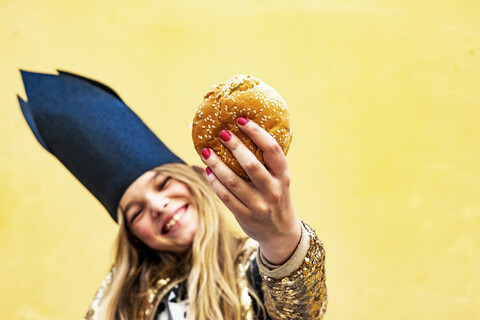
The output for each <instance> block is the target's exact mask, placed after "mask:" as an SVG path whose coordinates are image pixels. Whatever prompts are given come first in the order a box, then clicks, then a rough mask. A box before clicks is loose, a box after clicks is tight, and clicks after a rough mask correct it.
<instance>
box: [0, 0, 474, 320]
mask: <svg viewBox="0 0 480 320" xmlns="http://www.w3.org/2000/svg"><path fill="white" fill-rule="evenodd" d="M0 41H1V48H2V49H1V50H0V70H1V78H0V87H1V91H0V104H1V107H0V141H1V142H0V177H1V178H0V285H1V288H0V313H1V315H0V318H2V319H79V318H81V317H82V316H83V313H84V311H85V310H86V309H87V307H88V305H89V303H90V300H91V297H92V296H93V294H94V293H95V291H96V289H97V287H98V285H99V284H100V282H101V279H102V278H103V276H104V274H105V272H106V271H107V269H108V267H109V263H110V259H111V245H112V243H113V240H114V235H115V232H116V225H115V224H114V223H113V222H112V221H111V219H110V218H109V217H108V215H107V214H106V212H105V211H104V209H103V208H102V207H101V206H100V205H99V203H97V201H96V200H95V199H94V198H93V197H92V196H91V195H90V194H89V193H88V191H86V190H85V189H84V188H83V187H82V186H81V185H80V184H79V183H78V182H77V181H76V180H75V179H74V178H73V177H72V176H71V174H70V173H69V172H67V171H66V170H65V169H64V168H63V167H62V165H60V163H59V162H58V161H57V160H56V159H54V158H53V157H52V156H51V155H49V154H48V153H47V152H45V151H44V150H43V149H42V148H41V147H40V145H39V144H38V143H37V142H36V140H35V139H34V137H33V135H32V133H31V132H30V130H29V129H28V127H27V125H26V123H25V121H24V119H23V117H22V116H21V113H20V109H19V106H18V103H17V101H16V96H15V95H16V93H19V94H20V95H22V96H25V94H24V91H23V86H22V83H21V79H20V74H19V72H18V69H19V68H24V69H27V70H31V71H40V72H54V70H55V68H61V69H66V70H70V71H72V72H78V73H81V74H83V75H86V76H89V77H93V78H96V79H98V80H100V81H102V82H104V83H106V84H108V85H110V86H111V87H112V88H114V89H115V90H116V91H117V92H119V93H120V95H121V96H122V98H123V99H124V100H125V101H126V102H127V104H129V105H130V106H131V107H132V108H133V109H134V110H135V111H136V112H137V113H139V115H140V116H141V117H142V118H143V119H144V120H145V121H146V122H147V123H148V125H149V126H150V127H151V128H152V129H153V130H154V131H155V133H157V134H158V135H159V136H161V137H162V138H163V139H164V140H165V141H166V142H167V144H168V145H169V146H170V147H171V148H172V149H173V150H174V151H175V152H176V153H178V154H180V155H181V156H182V157H183V158H184V159H185V160H187V161H188V162H189V163H200V160H199V159H198V157H197V156H196V154H195V152H194V149H193V147H192V144H191V141H190V135H189V123H190V121H191V119H192V118H193V114H194V110H195V108H196V106H197V105H198V104H199V103H200V101H201V100H202V97H203V94H204V93H206V92H207V90H208V89H209V88H210V86H211V85H212V84H214V83H217V82H221V81H224V80H226V79H228V78H230V77H231V76H232V75H234V74H244V73H250V74H253V75H255V76H257V77H259V78H260V79H262V80H264V81H265V82H267V83H268V84H270V85H271V86H272V87H274V88H275V89H276V90H277V91H278V92H279V93H280V94H281V95H282V96H283V97H284V99H285V100H286V101H287V103H288V105H289V108H290V112H291V114H292V120H293V126H294V139H293V144H292V146H291V148H290V152H289V155H288V161H289V166H290V170H291V173H292V177H293V180H292V189H293V190H292V192H293V196H294V201H295V205H296V210H297V213H298V215H299V216H300V217H301V218H302V219H305V220H307V221H308V222H310V223H311V224H312V225H313V226H314V227H315V228H316V229H317V231H318V233H319V235H320V237H321V238H322V239H323V241H324V243H325V245H326V250H327V259H328V260H327V272H328V273H327V280H328V287H329V300H330V303H329V309H328V313H327V319H382V320H383V319H480V252H479V251H480V228H479V227H480V194H479V193H480V192H479V189H480V164H479V162H480V158H479V157H480V129H479V120H480V109H479V108H480V62H479V59H480V2H479V1H477V0H450V1H447V0H438V1H427V0H402V1H400V0H395V1H380V0H357V1H354V0H335V1H334V0H323V1H322V0H310V1H278V0H275V1H274V0H271V1H260V0H247V1H236V2H230V1H220V0H218V1H193V0H192V1H186V0H177V1H161V0H146V1H133V0H121V1H118V0H117V1H98V0H82V1H80V0H75V1H60V0H50V1H46V0H45V1H34V0H15V1H14V0H0Z"/></svg>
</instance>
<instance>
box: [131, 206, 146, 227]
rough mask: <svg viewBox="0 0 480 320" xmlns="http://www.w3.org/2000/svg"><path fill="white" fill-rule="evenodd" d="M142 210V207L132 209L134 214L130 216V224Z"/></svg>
mask: <svg viewBox="0 0 480 320" xmlns="http://www.w3.org/2000/svg"><path fill="white" fill-rule="evenodd" d="M142 211H143V209H138V210H136V211H134V214H133V215H132V217H131V218H130V224H132V223H133V222H134V221H135V219H136V218H137V217H138V216H139V215H140V214H141V213H142Z"/></svg>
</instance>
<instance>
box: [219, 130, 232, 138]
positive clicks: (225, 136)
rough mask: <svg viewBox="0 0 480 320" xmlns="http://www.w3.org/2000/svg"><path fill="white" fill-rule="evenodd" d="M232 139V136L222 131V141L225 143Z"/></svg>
mask: <svg viewBox="0 0 480 320" xmlns="http://www.w3.org/2000/svg"><path fill="white" fill-rule="evenodd" d="M231 137H232V134H231V133H230V132H229V131H227V130H222V132H220V139H222V140H223V141H228V140H230V138H231Z"/></svg>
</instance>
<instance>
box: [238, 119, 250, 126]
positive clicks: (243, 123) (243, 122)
mask: <svg viewBox="0 0 480 320" xmlns="http://www.w3.org/2000/svg"><path fill="white" fill-rule="evenodd" d="M237 122H238V124H239V125H241V126H244V125H246V124H247V123H248V119H247V118H244V117H240V118H238V119H237Z"/></svg>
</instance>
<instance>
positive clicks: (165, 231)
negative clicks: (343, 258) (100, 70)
mask: <svg viewBox="0 0 480 320" xmlns="http://www.w3.org/2000/svg"><path fill="white" fill-rule="evenodd" d="M22 76H23V81H24V83H25V89H26V93H27V96H28V102H26V101H23V100H22V99H20V98H19V101H20V105H21V107H22V111H23V113H24V116H25V118H26V120H27V123H28V124H29V126H30V128H31V129H32V131H33V133H34V135H35V137H36V138H37V140H38V141H39V142H40V143H41V144H42V146H44V147H45V149H47V150H48V151H49V152H51V153H52V154H53V155H54V156H56V157H57V158H58V159H59V160H60V161H61V162H62V163H63V164H64V165H65V166H66V167H67V168H68V169H69V170H70V171H71V172H72V173H73V174H74V175H75V177H76V178H77V179H79V180H80V181H81V182H82V183H83V184H84V185H85V186H86V187H87V189H88V190H90V191H91V192H92V194H93V195H94V196H95V197H97V199H98V200H99V201H100V202H101V203H102V204H103V205H104V206H105V208H106V209H107V211H108V212H109V214H110V215H111V216H112V218H113V219H114V220H115V221H116V222H118V225H119V231H118V236H117V240H116V254H115V259H114V262H113V266H112V268H111V270H110V272H109V273H108V275H107V277H106V278H105V280H104V281H103V282H102V285H101V288H100V289H99V290H98V293H97V295H96V296H95V298H94V301H93V303H92V305H91V307H90V308H89V310H88V312H87V314H86V316H85V319H124V320H127V319H156V320H163V319H201V320H207V319H232V320H233V319H235V320H237V319H321V318H322V317H323V315H324V313H325V311H326V305H327V295H326V284H325V268H324V267H325V261H324V259H325V254H324V250H323V245H322V243H321V242H320V241H319V240H318V238H317V236H316V235H315V233H314V231H313V230H312V229H311V228H310V227H309V226H308V225H307V224H305V223H303V222H302V221H300V220H299V219H298V218H297V216H296V214H295V211H294V209H293V204H292V201H291V197H290V189H289V186H290V175H289V173H288V168H287V162H286V159H285V156H284V154H283V153H282V151H281V150H280V149H279V148H278V147H277V146H276V141H275V140H274V139H273V138H272V137H271V136H270V135H269V134H268V133H267V132H266V131H264V130H263V129H262V128H261V127H259V126H258V125H256V124H255V123H254V122H253V121H248V119H245V118H240V119H238V122H237V125H238V127H239V128H240V129H241V130H242V131H243V132H244V133H245V134H246V135H248V136H249V137H250V138H251V139H252V140H253V141H254V142H255V144H256V145H257V146H258V147H259V148H260V149H261V150H262V151H263V153H264V158H265V160H266V162H267V166H268V168H271V169H270V170H267V169H266V168H265V167H264V166H263V165H262V164H261V163H260V162H258V160H256V158H255V156H254V155H253V154H252V153H251V152H250V151H249V150H248V149H247V148H246V147H245V146H244V145H243V144H242V143H241V142H240V141H239V139H238V137H236V136H235V135H234V134H232V133H231V132H223V133H222V134H221V135H220V139H221V141H222V143H223V144H224V145H225V146H226V147H227V148H228V149H229V150H230V151H232V153H233V154H234V156H235V157H236V158H237V160H238V161H239V163H240V164H241V165H242V167H243V168H244V169H245V171H246V173H247V174H248V176H249V177H250V180H251V182H247V181H246V180H244V179H242V178H240V177H239V176H237V175H236V174H235V173H233V172H232V171H231V170H230V169H229V168H228V167H227V166H226V165H225V164H224V163H223V162H222V161H221V160H220V159H219V158H218V156H217V155H216V154H215V153H214V152H213V151H212V150H211V149H204V150H202V160H203V161H204V163H205V164H206V165H207V166H208V167H207V168H206V172H205V173H203V174H202V173H201V172H198V170H196V169H194V168H192V167H190V166H188V165H186V164H185V163H184V162H183V161H182V160H181V159H180V158H178V157H177V156H176V155H175V154H173V153H172V152H171V151H170V150H169V149H168V148H167V147H166V146H165V145H164V144H163V143H162V142H161V141H160V140H159V139H158V138H157V137H156V136H155V135H154V134H153V133H152V132H151V131H150V130H149V129H148V128H147V127H146V126H145V124H144V123H143V122H142V121H141V120H140V119H139V118H138V117H137V116H136V115H135V114H134V113H133V112H132V111H131V110H130V109H129V108H128V107H127V106H126V105H125V104H124V103H123V101H122V100H121V99H120V98H119V96H118V95H117V94H116V93H115V92H114V91H113V90H112V89H110V88H108V87H106V86H105V85H103V84H101V83H98V82H96V81H94V80H91V79H87V78H84V77H81V76H78V75H74V74H71V73H66V72H60V74H59V75H47V74H39V73H31V72H22ZM218 199H220V200H221V201H222V202H223V203H224V204H225V206H226V207H227V208H228V209H229V210H230V212H231V213H232V214H233V215H234V216H235V218H236V220H237V222H238V224H239V225H240V227H241V228H242V229H243V231H244V232H245V233H246V235H247V236H248V237H246V236H242V235H237V234H235V233H234V232H233V231H232V230H231V229H230V227H229V226H228V224H227V223H226V221H225V218H224V217H225V214H226V213H225V212H222V206H220V202H219V200H218Z"/></svg>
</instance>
